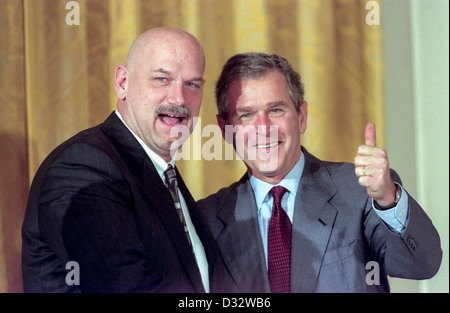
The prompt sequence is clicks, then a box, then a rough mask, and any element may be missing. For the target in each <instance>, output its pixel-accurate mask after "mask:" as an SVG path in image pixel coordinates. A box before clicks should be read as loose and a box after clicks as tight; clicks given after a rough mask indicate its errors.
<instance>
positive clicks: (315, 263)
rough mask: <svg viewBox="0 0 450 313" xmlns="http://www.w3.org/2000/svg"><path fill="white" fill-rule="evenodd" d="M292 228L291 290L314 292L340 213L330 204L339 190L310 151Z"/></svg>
mask: <svg viewBox="0 0 450 313" xmlns="http://www.w3.org/2000/svg"><path fill="white" fill-rule="evenodd" d="M303 152H304V156H305V168H304V171H303V175H302V178H301V180H300V184H299V187H298V191H297V196H296V201H295V211H294V218H293V229H292V252H291V254H292V255H291V260H292V261H291V291H292V292H313V291H314V290H315V286H316V284H317V278H318V275H319V271H320V267H321V264H322V259H323V256H324V254H325V251H326V247H327V245H328V241H329V239H330V236H331V231H332V228H333V225H334V220H335V218H336V215H337V210H336V209H335V208H334V207H333V206H332V205H331V204H329V200H330V199H331V198H332V197H333V195H334V194H335V193H336V191H337V188H336V186H335V184H334V183H333V181H332V179H331V177H330V174H329V173H328V171H327V168H326V167H325V166H319V163H318V162H320V161H319V160H317V159H316V158H314V157H313V156H312V155H310V154H309V153H308V152H307V151H306V150H303Z"/></svg>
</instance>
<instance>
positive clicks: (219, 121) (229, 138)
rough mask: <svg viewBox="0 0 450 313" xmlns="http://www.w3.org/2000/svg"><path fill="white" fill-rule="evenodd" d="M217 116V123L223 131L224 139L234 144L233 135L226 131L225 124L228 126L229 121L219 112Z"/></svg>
mask: <svg viewBox="0 0 450 313" xmlns="http://www.w3.org/2000/svg"><path fill="white" fill-rule="evenodd" d="M216 118H217V124H218V125H219V127H220V130H221V131H222V137H223V139H225V142H226V143H229V144H232V143H233V135H231V136H229V135H227V134H226V132H225V130H226V128H225V126H226V124H227V122H226V121H225V120H224V119H223V117H222V116H220V115H219V114H217V115H216Z"/></svg>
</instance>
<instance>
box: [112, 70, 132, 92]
mask: <svg viewBox="0 0 450 313" xmlns="http://www.w3.org/2000/svg"><path fill="white" fill-rule="evenodd" d="M128 77H129V72H128V69H127V68H126V67H125V66H124V65H119V66H118V67H117V68H116V73H115V76H114V89H115V90H116V96H117V98H118V99H120V100H125V99H126V98H127V90H128Z"/></svg>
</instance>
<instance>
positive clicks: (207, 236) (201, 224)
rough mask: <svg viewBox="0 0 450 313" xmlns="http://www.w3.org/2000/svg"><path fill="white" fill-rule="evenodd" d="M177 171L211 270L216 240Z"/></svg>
mask: <svg viewBox="0 0 450 313" xmlns="http://www.w3.org/2000/svg"><path fill="white" fill-rule="evenodd" d="M175 170H176V172H177V177H178V187H179V188H180V190H181V193H182V194H183V197H184V200H185V201H186V204H187V207H188V209H189V215H190V217H191V220H192V223H193V224H194V226H195V230H196V232H197V235H198V237H199V238H200V240H201V242H202V244H203V248H204V249H205V253H206V258H207V260H208V268H209V269H210V270H211V268H212V267H213V264H214V262H215V258H216V254H215V246H214V239H213V237H212V235H211V233H210V231H209V228H208V225H207V224H206V222H205V221H204V219H203V217H202V216H201V215H200V214H199V212H198V209H197V205H196V203H195V200H194V198H193V197H192V195H191V193H190V192H189V189H188V188H187V186H186V184H185V183H184V180H183V178H182V177H181V175H180V173H179V172H178V169H177V168H175Z"/></svg>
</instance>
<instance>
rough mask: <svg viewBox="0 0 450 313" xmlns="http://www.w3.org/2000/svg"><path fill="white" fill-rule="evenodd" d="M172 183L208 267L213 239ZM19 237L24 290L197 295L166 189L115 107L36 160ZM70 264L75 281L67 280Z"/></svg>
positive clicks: (195, 274) (191, 262)
mask: <svg viewBox="0 0 450 313" xmlns="http://www.w3.org/2000/svg"><path fill="white" fill-rule="evenodd" d="M179 185H180V186H179V187H180V190H181V191H182V193H183V196H184V198H185V199H186V202H187V204H188V207H189V211H190V214H191V218H192V221H193V223H194V225H195V227H196V230H197V232H198V235H199V237H200V239H201V240H202V243H203V245H204V248H205V251H206V254H207V258H208V263H209V268H210V269H211V268H212V267H213V264H214V259H215V257H214V256H215V255H214V250H213V249H214V248H213V242H212V237H211V235H210V233H209V232H208V230H207V227H206V226H205V224H204V223H203V220H202V219H201V218H200V217H199V215H198V214H197V212H196V210H195V202H194V200H193V198H192V196H191V194H190V193H189V191H188V189H187V188H186V186H185V184H184V182H183V181H182V180H181V179H180V183H179ZM22 237H23V251H22V254H23V281H24V290H25V291H26V292H77V291H83V292H145V291H150V292H204V288H203V285H202V282H201V277H200V273H199V270H198V267H197V264H196V261H195V258H194V256H193V254H192V252H191V249H190V247H189V245H188V242H187V239H186V235H185V233H184V231H183V228H182V225H181V222H180V220H179V218H178V216H177V213H176V210H175V207H174V206H173V202H172V200H171V196H170V193H169V191H168V190H167V188H166V187H165V186H164V184H163V182H162V181H161V179H160V177H159V176H158V173H157V171H156V169H155V168H154V166H153V164H152V162H151V160H150V159H149V158H148V156H147V155H146V154H145V151H144V150H143V149H142V147H141V146H140V145H139V143H138V142H137V141H136V139H135V138H134V137H133V135H132V134H131V133H130V132H129V131H128V129H127V128H126V127H125V125H124V124H123V123H122V122H121V121H120V120H119V118H118V117H117V115H116V114H115V113H112V114H111V115H110V116H109V117H108V119H107V120H106V121H105V122H104V123H102V124H100V125H98V126H96V127H93V128H90V129H88V130H85V131H83V132H80V133H79V134H77V135H76V136H74V137H72V138H71V139H69V140H68V141H66V142H64V143H63V144H61V145H60V146H59V147H57V148H56V149H55V150H54V151H53V152H52V153H51V154H50V155H49V156H48V157H47V159H46V160H45V161H44V162H43V164H42V165H41V167H40V168H39V170H38V172H37V174H36V176H35V178H34V181H33V184H32V186H31V190H30V194H29V199H28V205H27V210H26V214H25V219H24V222H23V226H22ZM68 261H76V262H78V264H79V267H80V285H78V286H77V285H68V284H67V283H66V275H67V274H68V272H69V270H67V269H66V264H67V262H68Z"/></svg>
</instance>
